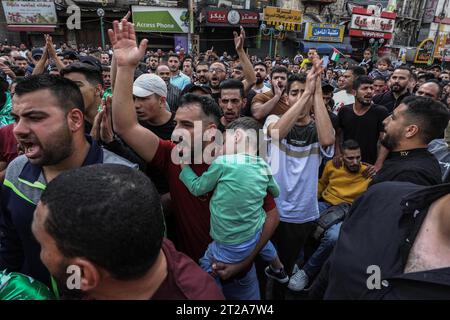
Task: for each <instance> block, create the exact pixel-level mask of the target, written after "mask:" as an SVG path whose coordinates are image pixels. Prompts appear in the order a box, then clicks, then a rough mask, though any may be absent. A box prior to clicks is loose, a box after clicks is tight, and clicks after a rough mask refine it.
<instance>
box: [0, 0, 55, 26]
mask: <svg viewBox="0 0 450 320" xmlns="http://www.w3.org/2000/svg"><path fill="white" fill-rule="evenodd" d="M2 4H3V11H4V12H5V17H6V23H7V24H10V25H14V24H33V25H36V24H37V25H56V22H57V21H58V18H57V17H56V10H55V4H54V2H53V1H50V0H48V1H33V2H31V1H2Z"/></svg>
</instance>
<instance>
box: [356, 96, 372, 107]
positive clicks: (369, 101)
mask: <svg viewBox="0 0 450 320" xmlns="http://www.w3.org/2000/svg"><path fill="white" fill-rule="evenodd" d="M356 100H358V102H359V103H360V104H362V105H363V106H364V107H368V106H370V105H371V104H372V99H364V98H360V97H356Z"/></svg>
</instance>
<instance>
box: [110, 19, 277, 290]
mask: <svg viewBox="0 0 450 320" xmlns="http://www.w3.org/2000/svg"><path fill="white" fill-rule="evenodd" d="M113 26H114V30H108V34H109V38H110V40H111V43H112V44H113V47H114V57H115V60H116V61H117V83H120V84H121V85H120V86H117V87H116V88H115V90H114V100H113V108H112V109H113V123H114V128H115V129H116V131H117V133H118V134H119V135H120V136H121V137H122V138H123V139H124V140H125V141H126V142H127V144H128V145H129V146H130V147H132V148H133V149H134V150H135V151H136V152H137V153H138V154H139V155H140V156H141V157H142V158H143V159H145V160H146V161H147V162H149V163H150V165H151V166H153V167H154V168H155V170H159V171H162V172H164V173H165V174H166V177H167V179H168V181H169V186H170V193H171V196H172V200H173V201H174V207H175V210H174V211H175V220H176V228H177V233H178V235H179V236H180V238H181V239H180V248H179V249H180V250H181V251H183V252H185V253H186V254H188V255H189V256H190V257H191V258H193V259H194V260H198V259H199V258H200V257H201V256H202V255H203V253H204V251H205V250H206V248H207V246H208V244H209V243H210V242H211V238H210V236H209V231H210V224H209V222H210V211H209V200H210V197H211V194H208V195H206V196H202V197H196V196H194V195H192V194H191V193H190V192H189V190H188V189H187V188H186V187H185V186H184V184H183V183H182V182H181V181H180V180H179V175H180V172H181V167H180V165H179V163H175V162H174V161H172V154H173V155H174V156H177V155H178V152H177V149H175V147H176V144H175V143H173V142H172V141H167V140H161V139H159V138H158V137H157V136H156V135H155V134H154V133H152V132H150V131H149V130H147V129H145V128H144V127H142V126H141V125H140V124H139V122H138V120H137V117H136V114H135V112H134V107H133V85H132V84H133V74H134V70H135V68H136V66H137V65H138V64H139V61H140V60H141V59H142V57H143V56H144V54H145V49H146V47H147V42H148V41H147V40H146V39H144V40H142V41H141V43H140V45H139V46H137V45H136V34H135V31H134V26H133V25H132V24H130V23H128V21H126V20H122V23H121V27H120V28H119V22H118V21H115V22H114V24H113ZM220 116H221V113H220V109H219V107H218V105H217V104H216V103H215V102H214V101H213V100H212V99H211V98H208V97H200V96H196V95H193V94H187V95H185V96H184V97H183V99H182V101H181V103H180V106H179V108H178V109H177V112H176V115H175V121H176V128H175V131H174V135H178V136H180V133H181V132H183V133H184V134H185V135H184V137H185V139H184V140H183V144H188V146H187V151H188V152H186V153H184V154H183V156H189V155H191V159H192V158H196V159H200V160H201V161H199V162H197V163H195V164H191V165H190V166H191V168H192V169H193V170H194V172H195V173H196V174H198V175H201V174H202V173H203V172H205V171H206V170H207V169H208V164H207V163H205V162H204V160H203V157H202V154H203V151H204V150H205V149H206V147H207V146H209V145H210V144H211V142H210V141H208V142H203V141H202V137H203V134H204V133H205V132H206V131H207V130H209V131H211V132H212V135H214V134H215V133H217V128H218V127H219V126H220ZM194 133H195V135H194ZM174 135H173V136H172V137H174ZM194 142H197V143H198V144H199V145H200V146H199V147H198V148H194ZM189 144H190V145H189ZM208 149H210V148H208ZM184 151H186V149H185V150H184ZM264 210H265V211H266V213H267V218H266V222H265V224H264V227H263V230H262V234H261V238H260V240H259V241H258V243H257V245H256V247H255V249H254V251H253V252H252V254H251V255H250V256H249V257H248V258H247V259H245V260H244V261H243V262H241V263H239V264H235V265H227V266H224V265H222V264H218V265H217V266H216V267H217V274H218V275H219V276H220V277H221V278H222V279H229V278H231V277H234V276H236V274H239V273H244V272H245V273H244V274H245V275H244V277H239V278H238V279H233V280H232V281H230V282H229V283H228V284H227V285H225V286H224V287H223V291H224V294H225V295H226V296H228V297H233V292H237V291H238V293H239V296H240V297H242V296H244V295H245V296H246V298H247V299H259V290H254V288H255V287H256V288H257V286H254V285H252V283H253V281H257V279H256V273H255V269H254V267H253V260H254V258H255V257H256V256H257V254H258V252H259V251H260V249H261V248H262V247H263V246H264V245H265V244H266V243H267V241H268V240H269V239H270V237H271V235H272V233H273V231H274V230H275V228H276V226H277V224H278V212H277V210H276V207H275V203H274V201H273V199H272V197H270V196H268V197H266V199H265V205H264ZM219 268H220V269H219ZM250 268H251V269H250ZM248 270H250V272H248ZM243 271H244V272H243ZM243 278H245V279H243ZM244 290H246V293H245V294H243V291H244Z"/></svg>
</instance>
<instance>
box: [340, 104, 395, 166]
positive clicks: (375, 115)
mask: <svg viewBox="0 0 450 320" xmlns="http://www.w3.org/2000/svg"><path fill="white" fill-rule="evenodd" d="M388 115H389V113H388V111H387V109H386V108H385V107H383V106H379V105H371V106H370V108H369V110H368V111H367V112H366V113H365V114H364V115H362V116H359V115H357V114H356V113H355V112H354V111H353V105H348V106H344V107H343V108H342V109H341V110H340V111H339V114H338V118H339V127H340V128H341V129H342V132H343V136H344V141H345V140H348V139H353V140H356V141H357V142H358V144H359V146H360V148H361V159H362V161H363V162H366V163H369V164H375V161H376V160H377V152H378V149H377V143H378V139H379V137H380V132H381V131H382V130H383V120H384V119H385V118H386V117H387V116H388Z"/></svg>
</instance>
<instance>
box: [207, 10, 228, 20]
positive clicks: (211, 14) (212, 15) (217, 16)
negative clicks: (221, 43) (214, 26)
mask: <svg viewBox="0 0 450 320" xmlns="http://www.w3.org/2000/svg"><path fill="white" fill-rule="evenodd" d="M227 14H228V12H227V11H226V10H213V11H208V19H207V21H208V22H209V23H228V21H227Z"/></svg>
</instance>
